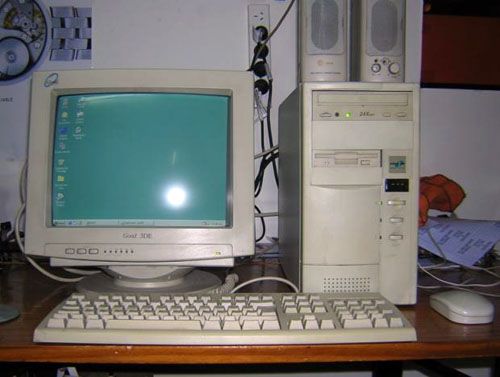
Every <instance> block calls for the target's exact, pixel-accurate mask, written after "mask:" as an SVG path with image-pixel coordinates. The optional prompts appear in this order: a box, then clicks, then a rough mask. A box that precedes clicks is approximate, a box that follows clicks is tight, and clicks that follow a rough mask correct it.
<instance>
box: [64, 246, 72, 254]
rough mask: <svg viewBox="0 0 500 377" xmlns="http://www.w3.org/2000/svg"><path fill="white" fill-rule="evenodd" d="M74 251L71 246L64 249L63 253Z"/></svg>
mask: <svg viewBox="0 0 500 377" xmlns="http://www.w3.org/2000/svg"><path fill="white" fill-rule="evenodd" d="M74 253H75V249H73V248H72V247H68V248H66V249H64V254H74Z"/></svg>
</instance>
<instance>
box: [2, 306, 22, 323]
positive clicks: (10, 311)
mask: <svg viewBox="0 0 500 377" xmlns="http://www.w3.org/2000/svg"><path fill="white" fill-rule="evenodd" d="M18 315H19V311H18V310H17V309H15V308H13V307H11V306H7V305H2V304H0V323H3V322H7V321H10V320H12V319H14V318H17V316H18Z"/></svg>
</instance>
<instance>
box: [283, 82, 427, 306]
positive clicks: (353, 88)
mask: <svg viewBox="0 0 500 377" xmlns="http://www.w3.org/2000/svg"><path fill="white" fill-rule="evenodd" d="M279 135H280V166H279V168H280V185H279V245H280V247H279V249H280V254H281V255H280V258H281V263H282V265H283V268H284V271H285V275H286V276H287V278H289V279H290V280H291V281H293V282H294V283H295V284H297V285H298V286H299V287H300V289H301V290H302V291H304V292H380V293H382V294H383V295H384V296H386V297H387V298H388V299H389V300H391V301H392V302H394V303H396V304H413V303H415V301H416V279H417V265H416V264H417V231H418V183H419V88H418V86H417V85H413V84H391V83H354V82H351V83H303V84H301V85H299V87H298V88H297V89H296V90H295V91H294V92H293V93H292V94H291V95H290V96H289V97H288V98H287V99H286V100H285V101H284V102H283V103H282V105H281V106H280V109H279Z"/></svg>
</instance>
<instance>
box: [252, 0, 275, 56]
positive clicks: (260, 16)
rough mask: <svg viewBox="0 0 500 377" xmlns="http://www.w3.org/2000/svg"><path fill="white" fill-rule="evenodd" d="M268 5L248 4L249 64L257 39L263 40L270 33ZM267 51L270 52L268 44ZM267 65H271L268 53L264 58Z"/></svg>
mask: <svg viewBox="0 0 500 377" xmlns="http://www.w3.org/2000/svg"><path fill="white" fill-rule="evenodd" d="M269 27H270V18H269V4H249V5H248V56H249V60H248V61H249V63H251V62H252V58H253V56H254V49H255V46H257V43H258V42H259V38H260V39H261V40H262V39H265V38H267V35H268V34H269V32H270V29H269ZM267 48H268V51H271V46H270V45H269V42H268V43H267ZM266 61H267V64H269V65H270V64H271V55H270V53H268V54H267V56H266Z"/></svg>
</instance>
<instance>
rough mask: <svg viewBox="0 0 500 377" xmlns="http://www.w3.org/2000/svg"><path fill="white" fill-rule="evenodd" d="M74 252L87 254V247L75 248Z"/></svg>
mask: <svg viewBox="0 0 500 377" xmlns="http://www.w3.org/2000/svg"><path fill="white" fill-rule="evenodd" d="M76 253H77V254H87V249H84V248H82V247H81V248H78V249H76Z"/></svg>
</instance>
